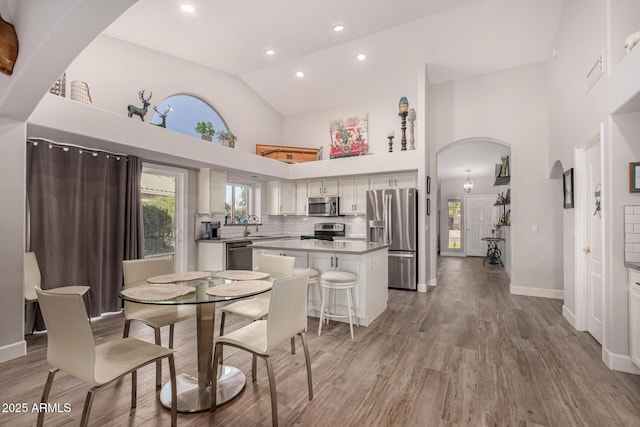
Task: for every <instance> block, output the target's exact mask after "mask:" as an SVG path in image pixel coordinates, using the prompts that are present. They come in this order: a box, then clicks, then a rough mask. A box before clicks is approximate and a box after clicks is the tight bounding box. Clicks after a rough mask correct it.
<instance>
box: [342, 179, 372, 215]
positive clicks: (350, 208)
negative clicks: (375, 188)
mask: <svg viewBox="0 0 640 427" xmlns="http://www.w3.org/2000/svg"><path fill="white" fill-rule="evenodd" d="M367 190H369V178H354V179H341V180H340V215H364V214H365V212H366V203H367Z"/></svg>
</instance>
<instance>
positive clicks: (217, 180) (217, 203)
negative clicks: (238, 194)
mask: <svg viewBox="0 0 640 427" xmlns="http://www.w3.org/2000/svg"><path fill="white" fill-rule="evenodd" d="M226 198H227V174H226V172H217V171H213V170H211V169H209V168H202V169H200V172H198V213H212V214H224V213H225V206H224V204H225V200H226Z"/></svg>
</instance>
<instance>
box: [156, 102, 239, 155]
mask: <svg viewBox="0 0 640 427" xmlns="http://www.w3.org/2000/svg"><path fill="white" fill-rule="evenodd" d="M155 109H156V110H158V111H159V112H160V113H162V114H163V115H166V117H165V119H164V122H165V127H166V128H167V129H171V130H174V131H176V132H180V133H183V134H185V135H191V136H195V137H196V138H200V137H201V135H200V134H199V133H198V132H196V124H197V123H198V122H211V123H212V124H213V129H215V132H216V133H217V132H219V131H225V132H229V129H228V128H227V124H226V123H225V122H224V119H223V118H222V116H220V114H218V112H217V111H216V110H215V109H214V108H213V107H212V106H211V105H209V104H207V103H206V102H204V101H203V100H202V99H200V98H198V97H195V96H192V95H185V94H179V95H172V96H170V97H168V98H165V100H164V101H162V102H161V103H160V105H158V106H156V107H155ZM162 122H163V118H162V116H161V115H160V114H158V112H156V111H154V113H153V118H152V119H151V123H152V124H155V125H161V124H162ZM212 142H214V143H216V144H219V143H220V141H218V140H217V139H216V138H213V141H212Z"/></svg>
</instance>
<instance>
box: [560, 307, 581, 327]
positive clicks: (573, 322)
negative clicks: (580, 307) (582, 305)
mask: <svg viewBox="0 0 640 427" xmlns="http://www.w3.org/2000/svg"><path fill="white" fill-rule="evenodd" d="M562 316H563V317H564V318H565V319H566V320H567V322H569V324H570V325H571V326H573V329H575V330H578V328H577V327H576V315H575V314H573V312H572V311H571V310H569V309H568V308H567V306H566V305H564V304H563V305H562Z"/></svg>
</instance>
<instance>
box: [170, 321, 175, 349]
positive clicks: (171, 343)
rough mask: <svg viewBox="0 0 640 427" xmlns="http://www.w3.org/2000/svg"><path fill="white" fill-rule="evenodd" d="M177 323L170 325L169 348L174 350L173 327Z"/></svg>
mask: <svg viewBox="0 0 640 427" xmlns="http://www.w3.org/2000/svg"><path fill="white" fill-rule="evenodd" d="M174 325H175V323H172V324H170V325H169V348H171V349H173V329H174V328H173V326H174Z"/></svg>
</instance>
